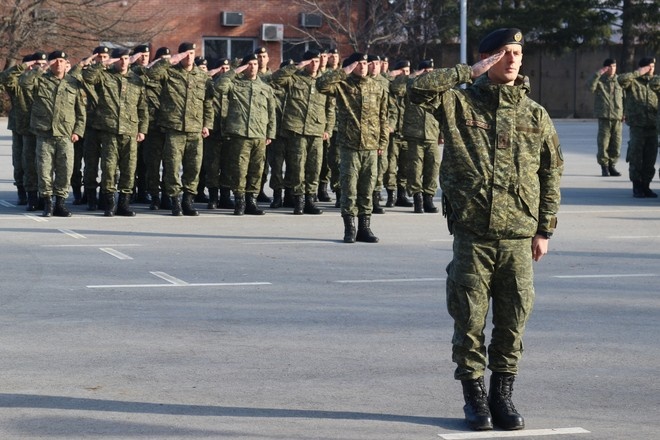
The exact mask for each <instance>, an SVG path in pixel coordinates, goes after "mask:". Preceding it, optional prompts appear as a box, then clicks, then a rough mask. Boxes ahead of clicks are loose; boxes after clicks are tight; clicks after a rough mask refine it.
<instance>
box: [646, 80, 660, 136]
mask: <svg viewBox="0 0 660 440" xmlns="http://www.w3.org/2000/svg"><path fill="white" fill-rule="evenodd" d="M649 87H651V90H653V91H654V92H655V93H656V95H657V98H658V100H660V75H655V76H654V77H653V79H652V80H651V82H650V83H649ZM658 110H659V111H658V114H657V117H656V130H658V133H660V109H658Z"/></svg>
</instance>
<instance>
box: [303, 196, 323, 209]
mask: <svg viewBox="0 0 660 440" xmlns="http://www.w3.org/2000/svg"><path fill="white" fill-rule="evenodd" d="M303 212H304V213H305V214H323V210H322V209H321V208H319V207H318V206H316V203H314V196H313V195H312V194H305V207H304V208H303Z"/></svg>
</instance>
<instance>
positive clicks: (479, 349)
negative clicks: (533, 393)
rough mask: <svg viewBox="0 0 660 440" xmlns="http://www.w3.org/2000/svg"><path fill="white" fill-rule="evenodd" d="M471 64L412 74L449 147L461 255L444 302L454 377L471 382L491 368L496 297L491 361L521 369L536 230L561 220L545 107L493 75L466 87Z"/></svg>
mask: <svg viewBox="0 0 660 440" xmlns="http://www.w3.org/2000/svg"><path fill="white" fill-rule="evenodd" d="M470 82H471V68H470V66H466V65H458V66H456V67H455V68H448V69H436V70H434V71H433V72H429V73H428V74H426V75H422V76H420V77H419V78H417V79H415V81H414V83H413V85H412V88H411V89H410V93H411V98H412V100H413V102H417V103H423V104H424V105H425V106H427V108H428V109H429V110H436V108H435V107H436V106H437V103H436V102H435V99H436V98H438V97H439V98H440V99H441V101H440V103H439V108H437V110H438V111H437V112H436V113H435V114H436V117H438V118H439V119H440V125H441V127H443V130H444V140H445V148H444V155H443V159H442V165H441V168H440V185H441V187H442V190H443V193H444V197H445V198H446V209H447V217H448V223H449V226H450V231H452V233H453V234H454V257H453V260H452V261H451V263H449V265H448V266H447V273H448V279H447V307H448V310H449V313H450V315H451V316H452V317H453V318H454V337H453V340H452V342H453V360H454V362H456V364H457V368H456V371H455V374H454V376H455V378H456V379H460V380H473V379H478V378H480V377H482V376H483V374H484V370H485V368H486V346H485V345H484V344H485V342H484V339H485V338H484V332H483V331H484V327H485V326H486V315H487V312H488V303H489V299H491V298H492V301H493V316H494V317H493V323H494V328H493V333H492V339H491V342H490V345H489V347H488V368H490V369H491V370H492V371H494V372H498V373H511V374H516V373H517V369H518V361H519V359H520V357H521V355H522V351H523V345H522V334H523V331H524V328H525V323H526V321H527V319H528V317H529V314H530V312H531V310H532V304H533V301H534V287H533V276H532V274H533V270H532V252H531V248H532V237H533V236H534V235H535V234H541V235H546V236H549V235H550V234H551V233H552V232H553V231H554V228H555V226H556V214H557V210H558V209H559V201H560V193H559V181H560V177H561V173H562V170H563V159H562V155H561V150H560V146H559V140H558V138H557V134H556V131H555V128H554V126H553V124H552V121H551V119H550V117H549V116H548V114H547V112H546V111H545V109H543V107H541V106H540V105H539V104H537V103H535V102H534V101H532V100H531V99H529V98H528V97H527V94H528V93H529V86H528V83H527V81H526V80H524V79H523V77H521V76H519V77H518V80H517V81H516V83H515V85H514V86H506V85H497V84H493V83H491V82H490V80H489V79H488V77H487V75H482V76H481V77H479V78H477V79H476V80H475V81H474V83H473V84H472V85H470V86H468V87H467V88H466V89H459V88H456V86H457V85H459V84H463V83H470Z"/></svg>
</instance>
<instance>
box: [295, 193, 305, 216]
mask: <svg viewBox="0 0 660 440" xmlns="http://www.w3.org/2000/svg"><path fill="white" fill-rule="evenodd" d="M304 212H305V200H304V199H303V196H293V215H303V213H304Z"/></svg>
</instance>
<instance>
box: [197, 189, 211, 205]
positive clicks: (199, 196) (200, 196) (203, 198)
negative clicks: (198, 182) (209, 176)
mask: <svg viewBox="0 0 660 440" xmlns="http://www.w3.org/2000/svg"><path fill="white" fill-rule="evenodd" d="M208 202H209V197H207V196H206V193H204V190H203V189H201V190H200V191H199V192H198V193H197V194H195V195H194V196H193V203H208Z"/></svg>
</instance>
